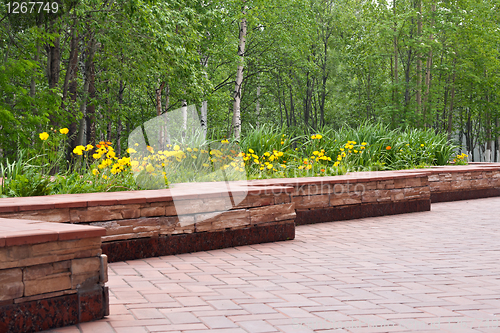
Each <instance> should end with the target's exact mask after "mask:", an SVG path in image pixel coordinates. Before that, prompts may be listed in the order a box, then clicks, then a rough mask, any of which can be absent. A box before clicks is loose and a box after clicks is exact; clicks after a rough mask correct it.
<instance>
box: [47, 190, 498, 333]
mask: <svg viewBox="0 0 500 333" xmlns="http://www.w3.org/2000/svg"><path fill="white" fill-rule="evenodd" d="M499 239H500V198H489V199H479V200H469V201H458V202H448V203H438V204H433V205H432V210H431V211H430V212H422V213H412V214H404V215H393V216H383V217H376V218H366V219H359V220H351V221H343V222H332V223H322V224H313V225H305V226H299V227H298V228H297V230H296V239H295V240H293V241H287V242H278V243H268V244H259V245H252V246H242V247H238V248H230V249H223V250H215V251H208V252H199V253H193V254H182V255H176V256H167V257H159V258H149V259H144V260H135V261H128V262H118V263H113V264H110V265H109V283H108V285H109V288H110V302H111V309H110V310H111V315H110V316H109V317H107V318H106V319H104V320H100V321H97V322H91V323H85V324H80V325H77V326H72V327H67V328H61V329H57V330H53V332H60V333H62V332H65V333H91V332H96V333H107V332H110V333H147V332H203V331H210V332H221V333H222V332H224V333H239V332H286V333H289V332H290V333H292V332H353V333H354V332H355V333H358V332H359V333H361V332H369V333H374V332H457V333H458V332H500V261H499V260H500V242H499V241H498V240H499Z"/></svg>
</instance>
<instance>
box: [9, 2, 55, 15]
mask: <svg viewBox="0 0 500 333" xmlns="http://www.w3.org/2000/svg"><path fill="white" fill-rule="evenodd" d="M58 11H59V4H58V3H57V2H43V1H36V2H35V1H30V2H7V13H8V14H32V13H42V12H46V13H47V14H50V13H52V14H55V13H57V12H58Z"/></svg>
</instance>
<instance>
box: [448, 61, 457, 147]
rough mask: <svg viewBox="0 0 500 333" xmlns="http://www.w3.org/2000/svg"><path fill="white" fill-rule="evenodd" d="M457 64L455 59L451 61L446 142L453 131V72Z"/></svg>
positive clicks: (454, 75)
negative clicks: (451, 72) (451, 76)
mask: <svg viewBox="0 0 500 333" xmlns="http://www.w3.org/2000/svg"><path fill="white" fill-rule="evenodd" d="M456 63H457V58H455V59H453V78H452V80H451V93H450V108H449V110H448V128H447V132H448V140H450V139H451V134H452V133H451V132H452V129H453V102H454V101H455V77H456V71H455V65H456Z"/></svg>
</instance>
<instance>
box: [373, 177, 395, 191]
mask: <svg viewBox="0 0 500 333" xmlns="http://www.w3.org/2000/svg"><path fill="white" fill-rule="evenodd" d="M392 188H394V179H391V180H381V181H378V182H377V190H386V189H392Z"/></svg>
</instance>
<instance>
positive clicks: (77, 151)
mask: <svg viewBox="0 0 500 333" xmlns="http://www.w3.org/2000/svg"><path fill="white" fill-rule="evenodd" d="M84 150H85V147H84V146H76V147H75V149H73V154H77V155H83V151H84Z"/></svg>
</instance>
